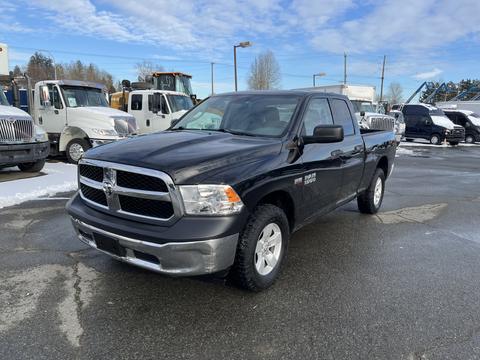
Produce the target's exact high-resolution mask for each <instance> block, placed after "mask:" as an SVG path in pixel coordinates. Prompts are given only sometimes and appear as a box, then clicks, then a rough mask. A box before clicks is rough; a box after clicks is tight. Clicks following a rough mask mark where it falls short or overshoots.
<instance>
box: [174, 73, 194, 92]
mask: <svg viewBox="0 0 480 360" xmlns="http://www.w3.org/2000/svg"><path fill="white" fill-rule="evenodd" d="M177 91H178V92H182V93H184V94H187V95H192V86H191V85H190V78H189V77H187V76H178V77H177Z"/></svg>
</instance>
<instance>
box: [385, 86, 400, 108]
mask: <svg viewBox="0 0 480 360" xmlns="http://www.w3.org/2000/svg"><path fill="white" fill-rule="evenodd" d="M387 99H388V102H389V103H390V104H399V103H401V102H403V88H402V85H400V84H399V83H397V82H392V83H390V85H389V86H388V92H387Z"/></svg>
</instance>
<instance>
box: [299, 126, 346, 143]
mask: <svg viewBox="0 0 480 360" xmlns="http://www.w3.org/2000/svg"><path fill="white" fill-rule="evenodd" d="M302 138H303V143H304V144H305V145H307V144H321V143H324V144H325V143H335V142H341V141H343V138H344V134H343V126H341V125H318V126H316V127H315V129H313V135H312V136H303V137H302Z"/></svg>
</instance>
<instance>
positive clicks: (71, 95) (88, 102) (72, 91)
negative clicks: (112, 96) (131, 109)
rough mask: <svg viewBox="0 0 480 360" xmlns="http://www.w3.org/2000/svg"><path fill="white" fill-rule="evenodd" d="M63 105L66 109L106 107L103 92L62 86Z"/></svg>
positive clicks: (95, 89)
mask: <svg viewBox="0 0 480 360" xmlns="http://www.w3.org/2000/svg"><path fill="white" fill-rule="evenodd" d="M62 90H63V96H64V97H65V103H66V104H67V106H68V107H84V106H102V107H108V103H107V99H106V98H105V96H104V95H103V91H102V90H101V89H98V88H92V87H83V86H67V85H64V86H62Z"/></svg>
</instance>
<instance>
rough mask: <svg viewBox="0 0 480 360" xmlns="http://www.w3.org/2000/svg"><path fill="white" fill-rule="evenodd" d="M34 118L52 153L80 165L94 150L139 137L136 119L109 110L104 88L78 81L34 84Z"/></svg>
mask: <svg viewBox="0 0 480 360" xmlns="http://www.w3.org/2000/svg"><path fill="white" fill-rule="evenodd" d="M31 112H32V116H33V118H34V120H35V122H36V123H37V124H38V125H40V126H42V127H43V128H44V129H45V131H46V132H47V134H48V139H49V140H50V145H51V147H50V152H51V154H53V155H55V154H58V153H65V154H66V156H67V158H68V160H69V161H70V162H71V163H77V162H78V160H79V159H80V158H81V156H82V155H83V153H84V152H85V151H86V150H88V149H89V148H91V147H94V146H97V145H102V144H106V143H109V142H112V141H116V140H121V139H124V138H126V137H128V136H131V135H134V134H137V133H138V127H137V122H136V120H135V118H134V117H133V116H132V115H130V114H127V113H126V112H124V111H120V110H116V109H112V108H110V107H109V105H108V102H107V98H106V96H105V93H104V91H103V85H101V84H96V83H93V82H87V81H76V80H46V81H40V82H38V83H36V84H35V92H34V99H33V111H31Z"/></svg>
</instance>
